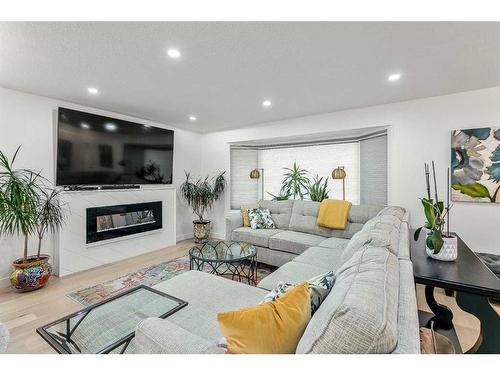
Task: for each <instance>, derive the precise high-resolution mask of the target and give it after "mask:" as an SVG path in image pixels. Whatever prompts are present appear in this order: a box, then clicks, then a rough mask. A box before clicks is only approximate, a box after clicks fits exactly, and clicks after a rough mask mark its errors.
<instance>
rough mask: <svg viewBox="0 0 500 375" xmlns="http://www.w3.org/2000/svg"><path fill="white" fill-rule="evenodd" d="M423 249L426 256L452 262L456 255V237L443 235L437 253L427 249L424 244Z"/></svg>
mask: <svg viewBox="0 0 500 375" xmlns="http://www.w3.org/2000/svg"><path fill="white" fill-rule="evenodd" d="M425 250H426V251H427V256H429V257H430V258H432V259H437V260H442V261H445V262H452V261H454V260H455V259H457V255H458V250H457V237H455V236H450V237H443V247H442V248H441V250H439V252H438V253H437V254H434V250H431V249H429V248H428V247H427V246H425Z"/></svg>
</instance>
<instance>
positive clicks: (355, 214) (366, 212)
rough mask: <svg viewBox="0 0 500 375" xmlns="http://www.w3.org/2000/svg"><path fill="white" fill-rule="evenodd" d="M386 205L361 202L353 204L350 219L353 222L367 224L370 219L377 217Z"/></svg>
mask: <svg viewBox="0 0 500 375" xmlns="http://www.w3.org/2000/svg"><path fill="white" fill-rule="evenodd" d="M383 208H384V206H377V205H370V204H361V205H353V206H352V207H351V209H350V210H349V218H348V220H349V221H350V222H351V223H358V224H365V223H366V222H367V221H368V220H370V219H371V218H373V217H375V216H376V215H377V214H378V213H379V212H380V211H381V210H382V209H383Z"/></svg>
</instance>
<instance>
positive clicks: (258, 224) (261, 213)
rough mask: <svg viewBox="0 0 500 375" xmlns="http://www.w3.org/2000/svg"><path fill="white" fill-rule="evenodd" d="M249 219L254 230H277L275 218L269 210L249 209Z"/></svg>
mask: <svg viewBox="0 0 500 375" xmlns="http://www.w3.org/2000/svg"><path fill="white" fill-rule="evenodd" d="M248 217H249V218H250V227H251V228H252V229H275V228H276V225H275V224H274V221H273V217H272V216H271V212H269V209H267V208H249V209H248Z"/></svg>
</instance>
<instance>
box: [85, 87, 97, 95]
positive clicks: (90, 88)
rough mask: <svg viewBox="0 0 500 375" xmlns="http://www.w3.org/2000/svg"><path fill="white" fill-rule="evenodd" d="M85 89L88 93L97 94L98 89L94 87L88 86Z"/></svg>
mask: <svg viewBox="0 0 500 375" xmlns="http://www.w3.org/2000/svg"><path fill="white" fill-rule="evenodd" d="M87 91H88V93H89V94H93V95H97V94H99V90H98V89H96V88H95V87H88V88H87Z"/></svg>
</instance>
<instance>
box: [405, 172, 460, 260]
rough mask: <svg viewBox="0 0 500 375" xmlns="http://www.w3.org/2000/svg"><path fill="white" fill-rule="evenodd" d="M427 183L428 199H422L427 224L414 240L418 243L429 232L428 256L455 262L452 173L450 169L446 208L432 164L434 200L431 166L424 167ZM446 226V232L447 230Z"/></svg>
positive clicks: (427, 239)
mask: <svg viewBox="0 0 500 375" xmlns="http://www.w3.org/2000/svg"><path fill="white" fill-rule="evenodd" d="M424 169H425V183H426V188H427V198H422V199H420V200H421V202H422V206H423V207H424V214H425V218H426V220H427V221H426V222H425V224H424V225H423V226H422V227H420V228H418V229H417V230H416V231H415V234H414V240H415V241H418V238H419V237H420V233H421V231H422V229H424V228H425V229H426V230H427V238H426V240H425V248H426V252H427V255H428V256H429V257H431V258H434V259H437V260H444V261H453V260H455V259H457V237H456V236H453V235H452V234H450V220H449V215H450V209H451V206H450V186H449V181H450V178H449V177H450V176H449V175H450V172H449V169H448V175H447V177H448V190H447V195H446V196H447V199H446V206H445V205H444V202H443V201H440V200H439V198H438V190H437V181H436V169H435V167H434V162H432V176H433V182H434V184H433V185H434V198H433V197H432V187H431V183H430V169H429V165H428V164H425V165H424ZM445 225H446V230H445Z"/></svg>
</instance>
